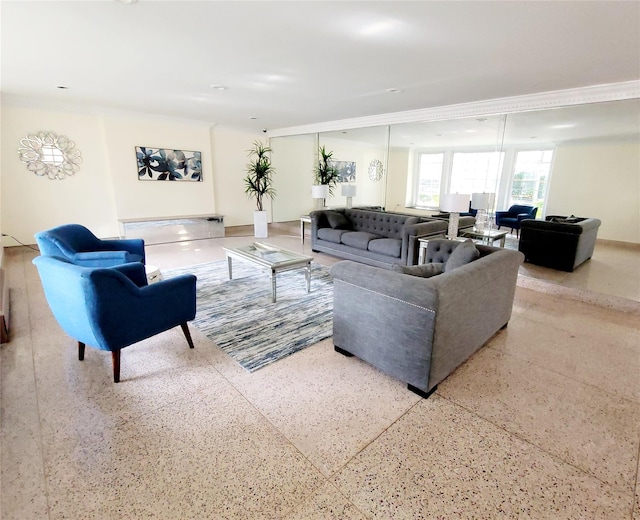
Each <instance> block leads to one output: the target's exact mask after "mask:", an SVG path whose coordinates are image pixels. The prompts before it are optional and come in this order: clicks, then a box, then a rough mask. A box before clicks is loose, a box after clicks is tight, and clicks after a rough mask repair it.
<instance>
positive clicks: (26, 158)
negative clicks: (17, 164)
mask: <svg viewBox="0 0 640 520" xmlns="http://www.w3.org/2000/svg"><path fill="white" fill-rule="evenodd" d="M20 144H21V145H22V146H20V147H19V148H18V154H19V155H20V160H21V161H23V162H25V163H27V169H28V170H29V171H30V172H33V173H35V174H36V175H38V176H44V175H47V176H48V177H49V179H64V178H65V177H66V176H67V175H73V174H74V173H76V172H77V171H78V170H80V166H79V164H80V163H81V162H82V157H81V156H80V150H78V149H77V148H76V147H75V146H76V145H75V143H74V142H73V141H71V140H70V139H69V138H67V137H65V136H64V135H57V134H56V133H55V132H38V133H37V134H27V136H26V137H24V138H22V139H21V140H20Z"/></svg>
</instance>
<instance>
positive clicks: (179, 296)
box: [33, 256, 196, 383]
mask: <svg viewBox="0 0 640 520" xmlns="http://www.w3.org/2000/svg"><path fill="white" fill-rule="evenodd" d="M33 263H34V264H35V265H36V267H37V268H38V273H39V274H40V279H41V281H42V286H43V288H44V293H45V297H46V299H47V302H48V304H49V307H50V308H51V311H52V312H53V315H54V317H55V318H56V320H57V321H58V323H59V324H60V326H61V327H62V329H63V330H64V331H65V332H66V333H67V334H68V335H69V336H71V337H72V338H74V339H75V340H76V341H78V355H79V358H80V359H81V360H82V359H83V358H84V348H85V345H90V346H92V347H95V348H98V349H101V350H109V351H111V353H112V357H113V379H114V381H115V382H116V383H117V382H118V381H119V380H120V351H121V349H123V348H124V347H127V346H129V345H132V344H133V343H137V342H138V341H141V340H143V339H146V338H149V337H151V336H154V335H155V334H158V333H160V332H164V331H166V330H168V329H171V328H173V327H175V326H177V325H180V326H181V327H182V330H183V332H184V334H185V336H186V338H187V342H188V343H189V346H190V347H191V348H193V342H192V341H191V336H190V334H189V329H188V327H187V322H188V321H190V320H193V318H194V317H195V313H196V277H195V276H193V275H190V274H186V275H181V276H178V277H176V278H171V279H169V280H163V281H160V282H158V283H155V284H152V285H147V279H146V275H145V268H144V265H142V264H141V263H140V262H135V263H129V264H123V265H119V266H115V267H111V268H91V267H84V266H79V265H75V264H73V263H71V262H69V261H67V260H65V259H62V258H59V257H51V256H38V257H36V258H35V259H34V260H33Z"/></svg>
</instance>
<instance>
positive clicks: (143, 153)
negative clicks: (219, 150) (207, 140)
mask: <svg viewBox="0 0 640 520" xmlns="http://www.w3.org/2000/svg"><path fill="white" fill-rule="evenodd" d="M136 159H137V161H138V180H141V181H190V182H201V181H202V153H201V152H190V151H187V150H165V149H164V148H149V147H148V146H136Z"/></svg>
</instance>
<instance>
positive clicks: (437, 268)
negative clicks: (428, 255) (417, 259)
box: [392, 262, 444, 278]
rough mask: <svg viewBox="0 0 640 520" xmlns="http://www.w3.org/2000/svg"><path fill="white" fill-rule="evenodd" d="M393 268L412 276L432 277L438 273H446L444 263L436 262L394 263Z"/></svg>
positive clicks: (397, 271)
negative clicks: (419, 263)
mask: <svg viewBox="0 0 640 520" xmlns="http://www.w3.org/2000/svg"><path fill="white" fill-rule="evenodd" d="M392 269H393V270H394V271H395V272H396V273H403V274H410V275H411V276H421V277H422V278H431V277H432V276H436V275H437V274H442V273H444V264H442V263H438V262H434V263H432V264H422V265H394V266H393V267H392Z"/></svg>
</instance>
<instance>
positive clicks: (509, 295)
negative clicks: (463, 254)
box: [331, 240, 523, 396]
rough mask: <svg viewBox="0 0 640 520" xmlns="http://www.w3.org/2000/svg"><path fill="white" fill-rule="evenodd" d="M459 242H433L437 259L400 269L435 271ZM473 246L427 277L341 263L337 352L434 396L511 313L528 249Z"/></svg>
mask: <svg viewBox="0 0 640 520" xmlns="http://www.w3.org/2000/svg"><path fill="white" fill-rule="evenodd" d="M461 244H462V243H461V242H454V241H449V240H432V241H430V242H429V244H428V247H427V258H429V259H431V260H432V262H433V263H432V264H431V265H426V266H423V265H420V266H413V267H405V268H399V269H402V270H404V271H407V272H419V271H422V273H421V274H432V275H433V274H434V273H437V272H440V271H442V270H443V268H444V267H445V266H446V265H447V264H446V262H447V260H448V259H449V258H450V257H452V254H453V251H454V250H455V249H457V248H458V247H460V245H461ZM471 246H472V247H473V244H471ZM466 247H467V246H465V248H466ZM475 248H477V250H478V251H479V255H480V257H479V258H478V259H477V260H473V261H471V262H470V263H467V264H464V265H461V266H460V267H456V266H455V265H454V266H450V267H453V268H450V269H448V270H446V271H445V272H443V273H442V274H436V275H435V276H431V277H429V278H423V277H421V276H414V275H412V274H404V273H401V272H397V271H396V270H384V269H377V268H375V267H370V266H367V265H361V264H356V263H354V262H349V261H344V262H338V263H337V264H335V265H334V266H333V267H332V268H331V274H332V275H333V279H334V308H333V342H334V345H335V347H336V350H337V351H339V352H341V353H343V354H346V355H355V356H357V357H359V358H360V359H362V360H364V361H366V362H368V363H370V364H372V365H373V366H375V367H377V368H378V369H380V370H382V371H383V372H386V373H388V374H390V375H392V376H393V377H396V378H398V379H400V380H402V381H405V382H406V383H408V385H409V389H410V390H413V391H415V392H417V393H419V394H420V395H423V396H425V395H428V394H429V393H430V392H431V391H433V390H434V389H435V387H436V385H437V384H438V383H439V382H440V381H442V380H443V379H444V378H446V377H447V376H448V375H449V374H450V373H451V372H453V371H454V370H455V369H456V368H457V367H458V366H459V365H460V364H461V363H463V362H464V361H466V360H467V359H468V358H469V357H470V356H471V355H472V354H473V353H474V352H476V351H477V350H478V349H479V348H480V347H482V346H483V345H484V344H485V343H486V342H487V340H489V338H491V337H492V336H493V335H494V334H495V333H496V332H498V331H499V330H500V328H502V327H504V326H505V325H506V324H507V322H508V321H509V318H510V317H511V310H512V306H513V298H514V294H515V288H516V280H517V276H518V267H519V266H520V264H521V263H522V261H523V255H522V253H519V252H518V251H513V250H509V249H501V248H495V247H489V246H481V245H477V246H475ZM432 268H435V269H432ZM396 269H398V268H396ZM424 271H426V273H425V272H424Z"/></svg>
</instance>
